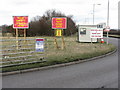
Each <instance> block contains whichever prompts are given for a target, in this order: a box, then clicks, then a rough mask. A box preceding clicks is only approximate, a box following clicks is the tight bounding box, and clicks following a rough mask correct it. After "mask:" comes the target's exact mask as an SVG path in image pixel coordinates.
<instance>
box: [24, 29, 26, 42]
mask: <svg viewBox="0 0 120 90" xmlns="http://www.w3.org/2000/svg"><path fill="white" fill-rule="evenodd" d="M24 42H26V29H24Z"/></svg>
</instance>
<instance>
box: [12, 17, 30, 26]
mask: <svg viewBox="0 0 120 90" xmlns="http://www.w3.org/2000/svg"><path fill="white" fill-rule="evenodd" d="M13 28H29V23H28V16H13Z"/></svg>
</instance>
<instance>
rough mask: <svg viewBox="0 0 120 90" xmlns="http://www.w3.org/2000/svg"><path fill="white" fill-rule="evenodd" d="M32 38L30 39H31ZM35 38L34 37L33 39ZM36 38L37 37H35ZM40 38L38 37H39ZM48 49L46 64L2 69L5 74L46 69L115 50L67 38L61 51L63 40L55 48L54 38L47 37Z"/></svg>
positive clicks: (74, 38) (99, 44)
mask: <svg viewBox="0 0 120 90" xmlns="http://www.w3.org/2000/svg"><path fill="white" fill-rule="evenodd" d="M29 38H30V37H29ZM31 38H33V37H31ZM34 38H36V37H34ZM37 38H38V37H37ZM45 38H46V39H47V40H46V47H47V48H45V58H46V62H43V63H34V64H27V65H20V66H14V67H6V68H2V71H3V72H8V71H16V70H23V69H29V68H36V67H44V66H49V65H55V64H62V63H68V62H73V61H78V60H84V59H88V58H92V57H95V56H100V55H103V54H106V53H109V52H111V51H113V50H114V49H115V46H114V45H112V44H108V45H107V44H101V43H93V44H91V43H78V42H76V37H65V38H64V39H65V49H61V44H62V42H61V38H57V42H58V46H59V48H58V49H56V48H54V46H55V45H54V39H53V37H45Z"/></svg>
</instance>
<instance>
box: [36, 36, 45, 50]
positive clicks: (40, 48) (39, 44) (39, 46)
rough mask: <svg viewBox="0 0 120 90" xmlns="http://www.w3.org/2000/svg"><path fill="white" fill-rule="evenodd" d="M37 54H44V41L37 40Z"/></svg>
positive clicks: (41, 39)
mask: <svg viewBox="0 0 120 90" xmlns="http://www.w3.org/2000/svg"><path fill="white" fill-rule="evenodd" d="M36 52H44V39H43V38H40V39H36Z"/></svg>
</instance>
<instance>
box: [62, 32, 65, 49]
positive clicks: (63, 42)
mask: <svg viewBox="0 0 120 90" xmlns="http://www.w3.org/2000/svg"><path fill="white" fill-rule="evenodd" d="M62 49H65V41H64V37H63V30H62Z"/></svg>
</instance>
